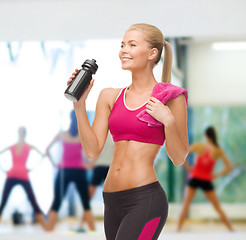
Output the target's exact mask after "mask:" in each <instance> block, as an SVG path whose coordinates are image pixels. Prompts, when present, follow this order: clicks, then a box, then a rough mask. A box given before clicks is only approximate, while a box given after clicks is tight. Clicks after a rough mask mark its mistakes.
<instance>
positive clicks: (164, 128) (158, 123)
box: [68, 24, 189, 240]
mask: <svg viewBox="0 0 246 240" xmlns="http://www.w3.org/2000/svg"><path fill="white" fill-rule="evenodd" d="M119 45H120V43H119ZM163 48H165V54H164V64H163V75H162V76H163V77H162V82H161V83H158V81H157V80H156V79H155V77H154V74H153V69H154V67H155V66H156V65H157V64H158V62H159V61H160V59H161V54H162V50H163ZM119 57H120V61H121V65H122V69H123V70H128V71H130V72H131V74H132V78H131V80H132V82H131V85H130V86H128V87H125V88H123V89H114V88H106V89H103V90H102V91H101V93H100V95H99V98H98V102H97V107H96V112H95V118H94V121H93V124H92V126H90V124H89V121H88V118H87V114H86V104H85V102H86V98H87V96H88V94H89V92H90V90H91V88H92V86H93V83H94V80H92V81H91V83H90V85H89V87H88V88H87V89H86V90H85V91H84V93H83V94H82V96H81V98H80V100H79V101H78V102H76V103H74V109H75V112H76V116H77V121H78V126H79V135H80V140H81V143H82V147H83V149H84V151H85V153H86V155H87V156H88V157H89V158H91V159H95V158H97V156H98V155H99V154H100V152H101V151H102V149H103V146H104V143H105V141H106V138H107V135H108V130H110V132H111V134H112V136H113V140H114V142H115V143H114V154H113V159H112V161H111V164H110V168H109V171H108V174H107V177H106V180H105V183H104V188H103V197H104V204H105V209H104V227H105V234H106V238H107V240H126V239H127V240H136V239H138V240H150V239H152V240H155V239H157V238H158V236H159V234H160V233H161V231H162V229H163V227H164V224H165V222H166V219H167V213H168V201H167V197H166V194H165V191H164V190H163V188H162V187H161V185H160V183H159V182H158V179H157V176H156V173H155V170H154V166H153V165H154V160H155V158H156V156H157V154H158V152H159V150H160V148H161V146H162V145H163V143H164V141H165V140H166V149H167V153H168V155H169V157H170V159H171V160H172V162H173V164H174V165H175V166H179V165H182V164H183V163H184V161H185V158H186V156H187V154H188V149H189V148H188V145H189V144H188V135H187V122H186V121H187V110H186V97H185V94H182V93H185V92H186V91H185V90H181V89H180V88H178V87H177V86H174V85H172V84H170V81H171V70H172V49H171V45H170V44H169V43H168V42H167V41H165V40H164V37H163V34H162V32H161V31H160V30H159V29H158V28H157V27H155V26H153V25H150V24H134V25H132V26H131V27H130V28H129V29H128V30H127V31H126V33H125V35H124V37H123V40H122V42H121V49H120V52H119ZM76 74H77V70H76V71H75V72H74V73H73V75H72V76H71V78H70V80H69V81H68V84H69V83H70V82H71V81H72V79H73V78H74V76H75V75H76ZM114 77H117V76H114ZM100 81H103V80H100Z"/></svg>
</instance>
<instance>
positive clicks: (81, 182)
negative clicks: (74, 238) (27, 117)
mask: <svg viewBox="0 0 246 240" xmlns="http://www.w3.org/2000/svg"><path fill="white" fill-rule="evenodd" d="M70 118H71V123H70V127H69V130H68V131H63V132H60V133H58V134H57V135H56V136H55V138H54V139H53V141H52V142H51V143H50V144H49V145H48V147H47V149H46V154H47V155H48V156H49V157H50V159H52V157H51V156H50V148H51V147H52V145H53V144H54V143H55V142H57V141H62V145H63V155H62V161H61V162H60V163H59V164H58V166H57V167H58V168H59V171H58V174H57V176H56V179H55V187H54V188H55V191H54V200H53V203H52V206H51V210H50V212H49V217H48V222H47V228H46V229H47V231H52V230H53V229H54V227H55V224H56V222H57V219H58V211H59V208H60V206H61V204H62V200H63V198H64V196H65V195H66V192H67V189H68V186H69V184H70V183H72V182H74V183H75V185H76V188H77V191H78V193H79V196H80V199H81V202H82V207H83V209H84V215H85V218H86V221H87V224H88V226H89V228H90V230H91V231H94V230H95V223H94V217H93V215H92V213H91V208H90V198H89V190H88V182H87V179H86V169H85V167H84V162H83V150H82V147H81V144H80V139H79V136H78V128H77V120H76V116H75V112H74V111H72V112H71V114H70ZM53 164H54V163H53ZM54 165H55V164H54Z"/></svg>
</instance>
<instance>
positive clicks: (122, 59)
mask: <svg viewBox="0 0 246 240" xmlns="http://www.w3.org/2000/svg"><path fill="white" fill-rule="evenodd" d="M129 60H132V58H127V57H123V58H121V61H122V62H126V61H129Z"/></svg>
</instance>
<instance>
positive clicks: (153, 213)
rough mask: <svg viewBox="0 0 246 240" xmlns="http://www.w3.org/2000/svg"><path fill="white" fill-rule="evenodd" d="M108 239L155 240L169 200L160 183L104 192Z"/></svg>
mask: <svg viewBox="0 0 246 240" xmlns="http://www.w3.org/2000/svg"><path fill="white" fill-rule="evenodd" d="M103 198H104V203H105V210H104V228H105V234H106V238H107V240H126V239H127V240H155V239H157V238H158V236H159V235H160V233H161V230H162V228H163V227H164V224H165V222H166V220H167V215H168V200H167V196H166V193H165V191H164V190H163V188H162V187H161V185H160V183H159V182H154V183H151V184H148V185H145V186H142V187H138V188H133V189H129V190H125V191H120V192H112V193H106V192H103Z"/></svg>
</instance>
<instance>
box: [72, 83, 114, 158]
mask: <svg viewBox="0 0 246 240" xmlns="http://www.w3.org/2000/svg"><path fill="white" fill-rule="evenodd" d="M92 86H93V81H91V83H90V85H89V87H88V89H87V90H86V91H85V93H84V94H83V95H85V96H83V95H82V97H81V98H80V100H79V101H78V102H77V103H74V110H75V113H76V117H77V123H78V130H79V136H80V141H81V144H82V148H83V150H84V152H85V154H86V156H87V157H89V158H91V159H95V158H97V157H98V156H99V154H100V152H101V151H102V149H103V146H104V143H105V141H106V138H107V134H108V118H109V115H110V112H111V110H110V105H109V100H108V99H110V95H111V94H112V89H109V88H106V89H103V90H102V91H101V92H100V95H99V97H98V100H97V106H96V112H95V118H94V121H93V124H92V126H91V125H90V123H89V120H88V117H87V113H86V107H85V100H86V98H87V96H88V93H89V91H90V89H91V88H92Z"/></svg>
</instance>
